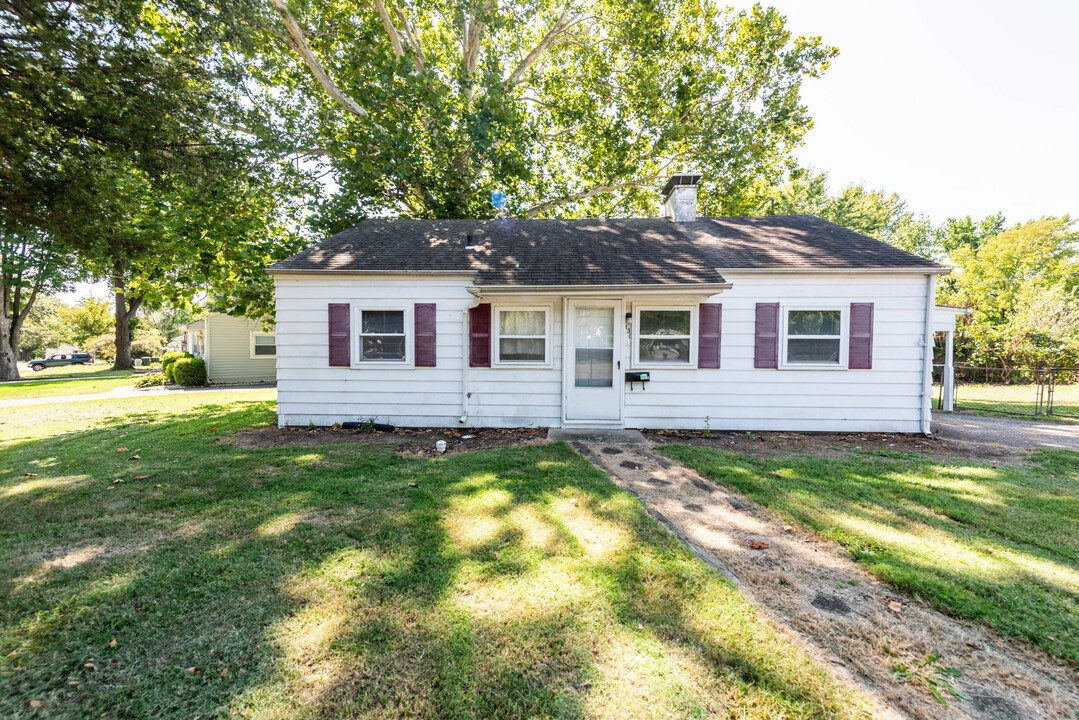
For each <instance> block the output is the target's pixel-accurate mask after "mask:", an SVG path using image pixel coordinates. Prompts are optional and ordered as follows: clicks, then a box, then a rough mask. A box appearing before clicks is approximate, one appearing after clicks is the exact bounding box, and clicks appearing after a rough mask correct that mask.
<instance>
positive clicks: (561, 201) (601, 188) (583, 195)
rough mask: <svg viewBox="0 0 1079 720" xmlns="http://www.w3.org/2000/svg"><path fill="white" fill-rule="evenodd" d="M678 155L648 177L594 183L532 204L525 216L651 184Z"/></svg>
mask: <svg viewBox="0 0 1079 720" xmlns="http://www.w3.org/2000/svg"><path fill="white" fill-rule="evenodd" d="M680 157H682V156H681V155H675V156H673V157H671V158H670V159H668V160H667V162H665V163H663V165H661V166H660V168H659V169H658V170H656V171H655V172H654V173H652V174H651V175H649V176H648V177H643V178H638V179H636V180H627V181H625V182H621V183H615V184H614V185H596V186H595V187H591V188H589V189H587V190H581V191H580V192H575V193H573V194H571V195H566V196H564V197H560V198H555V199H554V200H548V201H546V202H542V203H540V204H538V205H533V206H532V207H530V208H528V209H527V210H525V217H535V216H536V215H539V214H540V213H542V212H546V211H547V210H552V209H554V208H556V207H558V206H560V205H566V204H567V203H571V202H576V201H578V200H587V199H588V198H590V197H592V196H593V195H602V194H603V193H608V192H613V191H615V190H621V189H623V188H631V187H640V186H641V185H651V184H652V183H654V182H656V180H657V179H659V177H660V176H661V175H662V174H663V172H664V171H665V170H666V169H667V168H669V167H670V166H671V165H672V164H674V163H675V162H676V161H677V160H678V159H679V158H680Z"/></svg>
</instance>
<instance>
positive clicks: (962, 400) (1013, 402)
mask: <svg viewBox="0 0 1079 720" xmlns="http://www.w3.org/2000/svg"><path fill="white" fill-rule="evenodd" d="M1038 392H1039V391H1038V386H1037V385H1032V384H1026V385H1024V384H1013V385H984V384H980V385H975V384H970V385H967V384H962V383H961V384H960V385H958V386H957V387H956V389H955V409H956V410H962V411H964V412H966V411H973V412H980V413H987V414H1007V415H1031V416H1033V415H1034V413H1035V412H1037V413H1039V414H1038V415H1037V417H1038V418H1039V419H1044V420H1065V421H1066V420H1067V419H1068V417H1067V416H1071V417H1073V418H1079V384H1063V383H1061V384H1058V385H1056V387H1055V388H1054V390H1053V410H1054V413H1058V414H1059V415H1046V414H1045V411H1046V407H1045V404H1046V402H1047V401H1048V397H1047V395H1046V394H1045V393H1047V392H1048V391H1047V390H1046V391H1043V394H1042V400H1041V406H1040V407H1039V405H1038ZM933 397H934V398H938V399H939V397H940V388H939V387H938V388H934V395H933Z"/></svg>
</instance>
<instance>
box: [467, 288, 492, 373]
mask: <svg viewBox="0 0 1079 720" xmlns="http://www.w3.org/2000/svg"><path fill="white" fill-rule="evenodd" d="M468 357H469V363H468V364H469V365H470V366H471V367H491V304H490V303H484V304H483V305H477V306H476V307H474V308H469V310H468Z"/></svg>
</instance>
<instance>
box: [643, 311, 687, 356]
mask: <svg viewBox="0 0 1079 720" xmlns="http://www.w3.org/2000/svg"><path fill="white" fill-rule="evenodd" d="M695 314H696V310H695V308H691V307H638V308H636V312H635V313H634V343H633V361H634V365H635V366H637V367H647V366H649V365H660V366H664V367H668V366H675V367H677V366H679V365H685V366H689V365H691V364H692V363H693V355H694V353H695V351H696V348H695V347H694V337H693V327H694V316H695Z"/></svg>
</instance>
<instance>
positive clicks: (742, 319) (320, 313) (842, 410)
mask: <svg viewBox="0 0 1079 720" xmlns="http://www.w3.org/2000/svg"><path fill="white" fill-rule="evenodd" d="M727 279H728V280H730V281H731V282H732V283H733V284H734V287H733V288H732V289H731V290H728V291H725V292H723V293H721V294H718V295H715V296H713V297H711V298H697V299H695V302H696V301H699V302H719V303H722V304H723V325H722V348H721V367H720V369H717V370H700V369H697V368H696V367H685V368H674V367H672V368H660V369H656V368H654V367H652V368H650V369H649V371H650V373H651V377H652V379H651V381H650V382H649V383H648V384H647V386H646V388H645V389H644V390H642V389H641V386H640V384H637V385H636V386H635V387H634V388H633V389H632V390H631V389H630V386H629V385H628V384H626V385H625V406H624V412H623V416H624V421H625V425H626V427H637V428H662V427H670V428H700V429H703V428H704V427H706V418H707V426H709V427H711V428H712V429H713V430H792V431H797V430H806V431H880V432H918V431H919V429H920V419H921V392H922V381H923V373H922V367H923V365H922V363H923V357H924V356H923V353H924V348H923V347H922V342H923V337H924V317H925V287H926V285H925V276H924V275H913V274H912V275H910V276H895V275H889V276H871V275H862V276H850V275H844V276H839V275H837V276H827V277H824V276H809V275H806V276H791V275H785V276H772V277H765V276H750V275H746V276H741V277H740V276H737V275H733V276H727ZM276 286H277V316H276V320H277V353H278V355H277V380H278V393H277V397H278V417H279V423H280V424H281V425H282V426H284V425H294V426H295V425H307V424H308V423H314V424H316V425H330V424H333V423H336V422H346V421H355V420H361V419H367V418H374V419H376V420H377V421H380V422H389V423H392V424H395V425H400V426H432V427H461V426H462V424H461V423H459V422H458V418H459V417H460V415H461V412H462V365H463V364H464V363H467V362H468V347H467V344H466V340H467V339H466V338H465V337H464V325H463V323H464V322H465V310H466V309H467V308H468V307H469V306H471V305H472V304H474V303H475V302H476V299H475V298H474V297H473V296H472V295H471V294H470V293H469V292H468V291H467V286H468V280H467V279H465V278H439V277H406V276H401V277H357V278H347V277H325V278H318V277H308V278H297V277H288V278H286V277H282V276H279V277H277V278H276ZM611 297H612V298H614V297H616V296H615V295H612V296H611ZM387 299H400V300H401V301H403V302H405V303H413V302H434V303H435V304H436V308H437V313H436V315H437V363H438V364H437V367H434V368H393V367H385V366H381V367H372V368H356V367H351V368H349V367H329V350H328V338H327V333H328V327H327V305H328V304H329V303H331V302H335V303H336V302H347V303H349V304H350V305H351V306H352V309H353V311H354V310H355V308H356V307H362V306H363V304H364V302H365V301H369V300H387ZM528 300H530V301H531V302H532V303H533V304H534V303H535V298H534V297H533V298H529V299H528ZM624 300H625V308H626V311H627V312H628V311H629V310H630V309H631V307H632V305H633V303H634V302H636V303H638V304H646V305H656V304H664V303H663V301H662V300H660V299H658V298H656V297H655V296H638V297H635V296H632V295H627V296H626V297H625V298H624ZM522 301H523V302H524V301H525V299H524V298H522ZM806 301H814V302H820V303H821V304H822V305H837V304H838V305H846V304H848V303H850V302H871V303H873V304H874V328H873V369H871V370H802V369H797V370H795V369H791V370H774V369H755V368H754V367H753V346H754V332H755V323H754V310H755V306H756V303H758V302H780V303H788V302H789V303H792V304H793V303H798V304H800V305H802V306H803V307H804V306H805V305H804V303H805V302H806ZM506 302H507V300H506V299H504V298H503V297H499V299H498V300H496V301H494V303H495V304H503V303H506ZM564 305H565V304H564V302H563V300H562V299H556V300H554V312H553V315H552V318H551V319H552V323H551V325H552V330H551V337H550V343H551V363H550V366H549V367H537V368H524V367H513V368H507V367H502V368H468V371H467V373H468V391H469V392H470V393H471V397H470V398H469V399H468V419H467V422H466V423H464V425H465V426H494V427H515V426H557V425H560V424H561V423H562V391H563V388H562V371H561V367H562V358H563V349H562V320H563V313H564ZM352 317H353V320H352V322H353V324H354V323H355V319H354V318H355V315H353V316H352ZM492 320H494V318H492ZM350 329H351V331H352V332H353V333H355V332H356V331H357V328H355V327H352V328H350ZM694 332H696V328H694ZM844 341H846V336H845V335H844ZM408 342H409V343H412V342H414V338H411V337H410V338H409V339H408ZM631 342H632V339H631V338H630V337H629V336H628V334H627V335H626V345H627V347H626V353H625V354H624V357H625V358H631V357H632V352H631V350H632V347H631V346H630V343H631ZM213 350H214V349H213V348H212V347H211V352H213ZM494 350H495V349H494V348H493V347H492V353H493V352H494ZM626 369H631V367H630V364H629V363H628V362H625V363H624V364H623V367H622V370H621V371H619V375H618V379H619V383H620V384H621V382H620V381H621V372H622V371H624V370H626Z"/></svg>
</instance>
